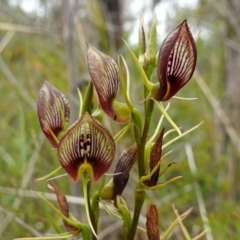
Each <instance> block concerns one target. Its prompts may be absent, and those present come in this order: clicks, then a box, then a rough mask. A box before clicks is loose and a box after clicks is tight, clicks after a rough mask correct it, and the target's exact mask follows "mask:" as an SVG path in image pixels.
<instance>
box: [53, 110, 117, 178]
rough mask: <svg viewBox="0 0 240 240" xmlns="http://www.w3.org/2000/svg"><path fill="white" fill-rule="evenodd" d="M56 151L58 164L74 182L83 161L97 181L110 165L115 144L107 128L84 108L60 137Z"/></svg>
mask: <svg viewBox="0 0 240 240" xmlns="http://www.w3.org/2000/svg"><path fill="white" fill-rule="evenodd" d="M57 151H58V159H59V162H60V164H61V166H62V167H63V169H65V171H66V172H67V173H68V174H69V175H70V176H71V178H72V179H73V180H74V181H75V182H76V181H78V179H79V174H81V173H80V172H81V171H80V169H81V166H83V165H84V164H85V165H87V166H89V167H90V169H91V173H90V174H92V176H91V177H92V178H93V180H95V181H97V180H98V179H99V178H100V177H101V176H102V175H103V174H104V173H105V172H106V171H107V170H108V169H109V167H110V166H111V164H112V161H113V159H114V156H115V151H116V148H115V143H114V140H113V138H112V136H111V134H110V133H109V131H108V130H107V129H106V128H105V127H104V126H103V125H102V124H101V123H100V122H99V121H97V120H96V119H95V118H93V117H92V116H91V115H90V114H89V113H88V112H85V113H84V114H83V115H82V117H81V118H80V119H79V120H77V121H76V122H75V123H74V124H73V125H72V126H71V127H70V128H69V129H68V130H67V132H66V133H65V134H64V136H63V137H62V138H61V141H60V143H59V147H58V150H57Z"/></svg>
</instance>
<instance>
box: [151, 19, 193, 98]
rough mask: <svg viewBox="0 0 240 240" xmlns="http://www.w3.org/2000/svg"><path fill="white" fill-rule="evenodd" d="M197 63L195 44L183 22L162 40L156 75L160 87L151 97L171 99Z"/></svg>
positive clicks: (185, 21)
mask: <svg viewBox="0 0 240 240" xmlns="http://www.w3.org/2000/svg"><path fill="white" fill-rule="evenodd" d="M196 61H197V50H196V44H195V41H194V39H193V37H192V34H191V32H190V30H189V27H188V25H187V20H184V21H183V22H182V23H181V24H180V25H179V26H177V28H176V29H175V30H173V31H172V32H171V33H170V34H169V35H168V36H167V37H166V39H165V40H164V42H163V44H162V47H161V49H160V51H159V57H158V63H157V75H158V79H159V82H160V87H159V86H158V87H157V89H154V90H153V97H154V98H155V99H156V100H158V101H166V100H169V99H170V98H171V97H173V96H174V95H175V94H176V93H177V92H178V91H179V90H180V89H181V88H182V87H183V86H184V85H185V84H186V83H187V82H188V81H189V80H190V78H191V77H192V75H193V72H194V69H195V66H196Z"/></svg>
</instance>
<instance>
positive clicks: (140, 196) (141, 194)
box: [127, 188, 145, 240]
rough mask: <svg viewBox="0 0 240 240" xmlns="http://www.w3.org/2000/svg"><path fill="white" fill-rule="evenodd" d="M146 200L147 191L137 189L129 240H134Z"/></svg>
mask: <svg viewBox="0 0 240 240" xmlns="http://www.w3.org/2000/svg"><path fill="white" fill-rule="evenodd" d="M144 199H145V191H144V190H142V189H140V188H139V189H137V190H136V192H135V207H134V214H133V220H132V225H131V229H130V232H129V234H128V236H127V239H128V240H133V239H134V236H135V234H136V230H137V225H138V220H139V216H140V213H141V210H142V206H143V203H144Z"/></svg>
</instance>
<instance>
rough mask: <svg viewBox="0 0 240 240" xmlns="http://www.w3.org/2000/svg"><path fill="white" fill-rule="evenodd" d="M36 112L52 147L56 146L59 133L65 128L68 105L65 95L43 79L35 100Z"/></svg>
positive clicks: (67, 118)
mask: <svg viewBox="0 0 240 240" xmlns="http://www.w3.org/2000/svg"><path fill="white" fill-rule="evenodd" d="M37 113H38V119H39V123H40V126H41V129H42V131H43V133H44V135H45V136H46V137H47V139H48V140H49V141H50V143H51V144H52V146H53V147H55V148H57V147H58V142H59V138H60V133H62V132H63V131H64V130H65V128H66V123H68V121H69V117H70V107H69V103H68V100H67V99H66V97H65V96H64V95H63V94H62V93H61V92H60V91H59V90H58V89H57V88H55V87H54V86H53V85H51V84H50V83H49V82H47V81H45V82H44V84H43V86H42V88H41V89H40V92H39V95H38V101H37Z"/></svg>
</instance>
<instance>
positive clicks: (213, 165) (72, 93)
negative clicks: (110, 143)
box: [0, 0, 240, 240]
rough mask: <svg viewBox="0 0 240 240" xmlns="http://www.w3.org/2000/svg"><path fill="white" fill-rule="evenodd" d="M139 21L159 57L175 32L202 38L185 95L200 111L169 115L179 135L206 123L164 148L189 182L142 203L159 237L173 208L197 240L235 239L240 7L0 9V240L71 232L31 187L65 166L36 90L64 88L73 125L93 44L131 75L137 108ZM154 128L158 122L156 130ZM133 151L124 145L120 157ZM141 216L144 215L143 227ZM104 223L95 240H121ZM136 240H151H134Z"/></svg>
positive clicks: (77, 206) (71, 189)
mask: <svg viewBox="0 0 240 240" xmlns="http://www.w3.org/2000/svg"><path fill="white" fill-rule="evenodd" d="M186 2H187V3H188V4H186ZM141 13H142V14H143V17H144V18H145V22H146V25H147V26H148V25H149V24H150V22H151V19H152V18H153V17H154V14H155V13H156V16H157V18H158V26H159V27H158V34H159V41H158V46H159V47H160V45H161V42H162V40H163V39H164V37H165V36H166V34H167V33H168V32H169V31H170V30H172V29H173V28H174V27H175V26H177V25H178V24H179V23H180V22H181V21H182V20H183V19H188V24H189V25H190V28H191V30H192V31H193V33H194V36H195V39H197V48H198V62H197V69H196V71H195V75H194V77H193V79H192V80H191V81H190V82H189V83H188V84H187V85H186V86H185V87H184V88H183V89H182V90H181V91H180V92H179V93H178V95H179V96H182V97H197V98H198V100H195V101H184V100H179V99H172V100H171V108H170V110H169V114H170V116H171V117H172V119H173V120H174V121H175V122H176V123H177V124H178V125H179V126H181V127H182V128H183V129H184V130H187V129H189V128H191V127H193V126H194V125H196V124H198V123H199V122H201V121H204V123H203V124H202V126H201V127H200V128H199V129H197V130H196V131H195V132H193V133H191V134H190V135H188V136H187V137H185V138H184V139H182V140H180V141H179V142H177V143H176V144H174V145H171V148H169V149H167V150H171V149H173V150H174V151H173V153H172V154H171V155H170V156H169V157H168V159H167V160H166V163H165V164H167V163H169V162H171V161H176V162H178V163H180V164H181V166H178V165H174V166H173V167H171V169H170V171H168V173H167V175H166V177H165V178H166V179H168V178H171V177H174V176H177V175H181V176H183V178H182V179H180V180H178V181H176V182H174V183H172V184H170V185H167V186H166V187H163V188H161V189H160V190H156V191H154V192H149V193H148V200H147V203H148V202H149V203H150V202H153V203H154V204H156V205H157V207H158V210H159V218H160V227H161V231H164V229H166V228H167V226H169V224H170V223H171V222H172V221H173V220H174V218H175V216H174V213H173V210H172V204H173V203H174V204H175V206H176V207H177V208H178V210H179V212H180V213H181V212H183V211H185V210H187V209H188V208H190V207H193V211H192V213H191V214H190V216H189V217H188V218H187V219H186V220H185V221H184V223H185V226H186V227H187V229H188V231H189V232H190V233H191V236H196V235H197V234H198V233H199V232H200V231H202V230H204V229H205V228H208V229H209V232H208V233H207V234H206V235H205V236H204V237H203V238H202V239H207V240H211V239H218V240H221V239H232V240H235V239H236V240H237V239H240V228H239V225H240V205H239V200H240V184H239V182H240V174H239V172H240V162H239V160H240V14H239V13H240V1H238V0H221V1H217V0H214V1H207V0H195V1H182V0H181V1H177V0H172V1H171V0H159V1H158V0H151V1H150V0H149V1H136V0H135V1H130V0H124V1H120V0H118V1H117V0H99V1H95V0H82V1H78V0H69V1H64V0H62V1H53V0H34V1H27V0H18V1H17V0H15V1H14V0H1V1H0V113H1V118H0V134H1V137H0V169H1V171H0V239H3V240H8V239H9V240H10V239H13V238H16V237H30V236H43V235H45V234H48V233H61V232H64V231H65V229H64V227H63V225H62V221H61V219H59V217H58V216H57V215H56V214H55V213H54V212H52V211H51V210H50V209H49V207H48V206H47V205H46V204H44V203H43V202H42V200H40V199H38V198H37V197H36V196H35V195H34V194H33V193H32V192H31V191H30V189H33V190H35V191H39V192H43V193H48V194H47V195H45V196H46V197H47V198H48V199H50V200H51V201H53V203H54V204H55V203H56V201H55V197H54V195H53V194H52V192H51V191H50V190H49V189H48V188H47V183H46V182H45V181H43V182H38V181H36V179H37V178H38V177H41V176H44V175H46V174H47V173H49V172H51V171H52V170H53V169H55V168H56V167H58V161H57V157H56V153H55V152H54V150H51V147H50V144H49V143H48V142H47V141H46V140H45V138H44V137H43V134H42V133H41V130H40V127H39V124H38V119H37V114H36V100H37V95H38V91H39V89H40V87H41V85H42V83H43V79H47V80H48V81H50V82H51V83H52V84H53V85H55V86H56V87H57V88H59V89H61V91H62V92H64V93H65V94H66V95H67V96H68V98H69V99H70V100H71V105H72V106H71V110H72V112H71V118H72V120H71V122H73V121H74V119H76V118H77V116H78V97H77V95H76V93H77V90H76V89H77V87H79V88H80V89H81V90H84V87H85V86H86V83H87V81H88V80H89V75H88V72H87V67H86V61H85V52H86V46H85V42H89V43H91V44H92V45H94V46H95V47H97V48H98V49H99V50H101V51H102V52H105V53H107V54H109V55H111V56H112V57H113V58H115V59H116V58H117V55H118V54H122V55H124V57H125V58H126V60H127V63H128V66H129V69H130V70H131V79H132V85H131V87H132V99H133V100H134V102H135V103H139V101H141V100H142V96H141V95H139V94H137V93H139V92H141V89H140V88H141V87H142V82H141V78H140V76H139V73H138V71H137V69H135V67H134V64H133V61H132V59H131V57H130V56H129V53H128V52H127V50H126V47H125V46H124V44H123V42H122V37H123V38H124V39H126V40H127V41H128V42H129V43H130V44H131V45H132V48H133V49H135V50H136V53H137V45H136V43H137V27H138V20H139V16H140V14H141ZM154 81H155V80H154ZM159 117H160V116H159V114H158V112H157V111H156V113H155V116H154V121H153V123H152V126H151V127H152V131H154V127H155V126H156V124H157V122H158V120H159ZM105 121H106V124H108V126H110V127H109V128H110V130H111V131H112V132H116V131H117V130H118V128H119V126H117V125H116V124H115V125H113V124H112V123H111V122H110V121H109V120H108V119H107V118H106V119H105ZM164 124H166V127H168V125H167V123H166V122H165V123H164ZM131 137H132V136H129V138H131ZM129 141H130V140H129ZM126 142H127V141H125V143H123V142H121V145H120V146H118V149H119V151H120V150H121V149H124V147H125V144H126ZM136 176H137V175H136V173H135V171H132V173H131V178H130V181H129V184H128V185H127V188H126V189H125V191H124V197H125V199H126V201H127V202H128V203H129V204H130V205H131V201H132V192H133V191H134V186H135V185H134V183H135V181H136V178H137V177H136ZM166 179H161V181H164V180H166ZM56 184H57V185H58V187H59V188H60V189H61V190H62V191H63V192H64V193H65V194H67V195H70V196H74V197H72V198H69V202H70V203H71V204H70V208H71V211H72V213H74V215H75V216H77V217H78V218H79V219H81V220H84V214H85V213H84V211H82V210H81V209H82V207H81V203H82V201H81V200H82V199H81V196H82V194H81V189H80V187H79V184H73V183H71V180H70V179H69V178H68V177H63V178H60V179H58V180H56ZM146 207H147V206H146ZM82 213H83V214H82ZM145 213H146V209H143V212H142V218H141V222H140V225H142V226H144V224H145V219H144V217H145ZM102 214H103V215H102V216H103V217H102V218H101V226H100V230H101V231H100V239H122V238H121V224H119V222H117V221H115V220H113V219H112V217H109V216H108V215H107V214H106V212H104V211H103V212H102ZM137 239H140V240H141V239H146V236H145V234H140V233H139V234H138V236H137ZM169 239H176V240H180V239H183V236H182V234H181V230H180V229H179V228H178V227H176V228H175V229H174V232H173V233H172V235H171V237H170V238H169Z"/></svg>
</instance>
